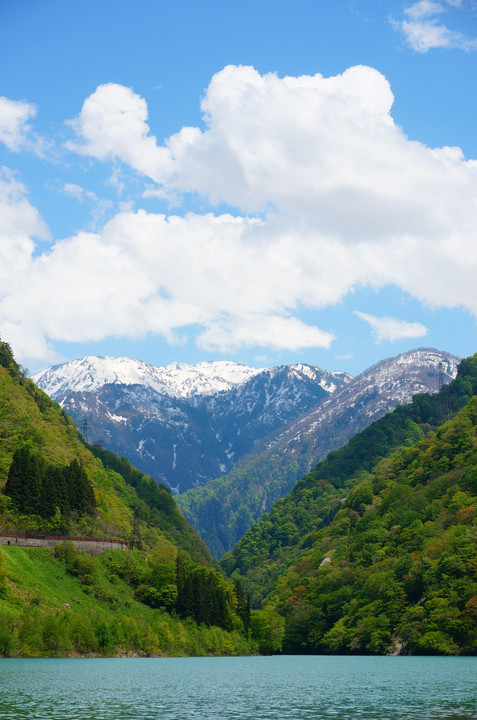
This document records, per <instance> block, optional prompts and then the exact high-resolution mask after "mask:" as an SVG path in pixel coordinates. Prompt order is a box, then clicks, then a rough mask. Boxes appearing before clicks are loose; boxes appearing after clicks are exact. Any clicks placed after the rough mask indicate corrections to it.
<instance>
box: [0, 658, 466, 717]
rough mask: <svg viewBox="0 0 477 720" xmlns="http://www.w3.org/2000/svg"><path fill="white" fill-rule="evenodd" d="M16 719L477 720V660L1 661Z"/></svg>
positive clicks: (5, 694)
mask: <svg viewBox="0 0 477 720" xmlns="http://www.w3.org/2000/svg"><path fill="white" fill-rule="evenodd" d="M0 718H1V719H2V720H3V719H4V718H5V719H6V718H8V720H10V719H11V720H27V719H28V720H33V719H35V720H60V719H61V720H192V719H194V720H311V719H313V720H315V719H316V720H318V719H321V718H323V719H330V720H378V719H379V720H418V719H419V720H444V719H446V720H447V719H448V720H477V658H411V657H379V658H376V657H372V658H370V657H338V656H333V657H330V656H313V657H309V656H307V657H296V656H293V657H292V656H276V657H251V658H250V657H244V658H167V659H159V658H154V659H153V658H151V659H142V658H137V659H136V658H133V659H129V658H127V659H122V658H121V659H65V660H61V659H51V660H45V659H42V660H9V659H4V660H0Z"/></svg>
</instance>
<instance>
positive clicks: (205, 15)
mask: <svg viewBox="0 0 477 720" xmlns="http://www.w3.org/2000/svg"><path fill="white" fill-rule="evenodd" d="M476 70H477V3H475V2H474V1H473V0H461V1H459V0H435V1H434V0H433V1H431V0H421V1H420V2H412V1H410V2H397V1H394V0H382V1H380V0H374V1H373V2H367V1H364V2H359V1H358V0H355V1H347V0H302V1H300V0H296V1H295V2H293V3H292V2H290V1H288V0H287V1H285V0H273V1H269V0H255V1H254V2H249V1H248V0H241V1H240V2H238V1H237V2H235V1H233V0H230V1H229V2H224V1H223V0H222V1H221V2H219V0H209V1H205V2H193V1H192V0H182V1H177V0H176V2H165V1H163V0H155V1H152V0H136V1H135V2H133V1H132V0H101V2H97V0H96V1H95V2H92V1H90V0H69V1H68V2H63V1H60V0H42V2H41V3H39V2H37V0H0V80H1V83H0V166H1V168H2V169H1V174H0V337H1V338H2V339H4V340H7V341H8V342H10V343H11V344H12V346H13V349H14V350H15V352H16V355H17V357H18V358H19V360H20V362H22V363H23V364H24V365H26V366H27V367H29V368H30V369H31V370H32V371H35V370H39V369H41V368H43V367H46V366H47V365H49V364H53V363H56V362H61V361H63V360H68V359H72V358H75V357H81V356H84V355H87V354H101V355H105V354H111V355H127V356H130V357H136V358H139V359H143V360H146V361H148V362H152V363H154V364H157V365H162V364H166V363H168V362H171V361H172V360H181V361H184V362H192V363H193V362H198V361H200V360H204V359H210V360H213V359H224V358H230V359H234V360H237V361H239V362H245V363H248V364H251V365H276V364H279V363H290V362H309V363H312V364H316V365H319V366H321V367H323V368H326V369H328V370H334V369H344V370H347V371H349V372H351V373H353V374H354V373H358V372H360V371H362V370H364V369H365V368H366V367H368V366H369V365H371V364H372V363H374V362H377V361H378V360H380V359H382V358H384V357H389V356H391V355H396V354H398V353H400V352H403V351H405V350H408V349H411V348H414V347H419V346H432V347H437V348H440V349H444V350H448V351H450V352H454V353H455V354H457V355H461V356H465V355H469V354H471V353H473V352H474V351H476V350H477V342H476V340H477V334H476V316H477V283H476V282H475V278H476V277H477V201H476V199H477V163H476V162H475V160H476V158H477V137H476V133H475V118H476V117H477V107H476V106H477V93H476V92H475V85H476Z"/></svg>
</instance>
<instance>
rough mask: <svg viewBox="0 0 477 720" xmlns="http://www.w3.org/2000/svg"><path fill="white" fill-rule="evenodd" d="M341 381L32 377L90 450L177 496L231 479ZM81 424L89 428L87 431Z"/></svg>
mask: <svg viewBox="0 0 477 720" xmlns="http://www.w3.org/2000/svg"><path fill="white" fill-rule="evenodd" d="M350 377H351V376H349V375H348V374H347V373H341V372H336V373H327V372H325V371H323V370H321V369H320V368H317V367H313V366H310V365H303V364H301V365H294V366H279V367H275V368H264V369H257V368H251V367H248V366H246V365H240V364H238V363H234V362H202V363H198V364H197V365H187V364H184V363H171V364H170V365H167V366H165V367H156V366H153V365H149V364H148V363H144V362H141V361H139V360H130V359H128V358H111V357H87V358H83V359H81V360H74V361H72V362H69V363H65V364H63V365H58V366H56V367H52V368H49V369H47V370H45V371H43V372H41V373H38V374H37V375H35V376H34V377H33V379H34V381H35V382H36V383H37V384H38V385H39V387H41V388H42V389H43V390H44V391H45V392H47V393H48V394H49V395H51V397H53V398H54V399H55V400H56V401H57V402H59V403H60V405H61V406H62V407H63V409H64V410H65V411H66V412H67V413H68V414H69V415H71V416H72V417H73V418H74V419H75V420H76V421H77V423H78V424H79V426H80V429H81V430H82V431H83V432H84V433H85V434H87V439H88V440H89V441H90V442H95V441H97V442H100V444H102V445H103V446H104V447H106V448H108V449H110V450H112V451H114V452H116V453H118V454H120V455H126V456H127V457H128V458H129V459H130V461H131V462H132V463H133V464H135V465H136V466H137V467H138V468H140V469H141V470H143V471H144V472H147V473H148V474H149V475H152V476H153V477H155V478H156V479H157V480H158V481H160V482H163V483H165V484H166V485H168V486H169V487H171V488H172V489H173V490H174V491H175V492H184V491H185V490H187V489H188V488H190V487H195V486H197V485H202V484H204V483H205V482H207V481H208V480H210V479H212V478H214V477H218V476H219V475H223V474H224V473H226V472H228V471H229V470H230V469H231V468H232V467H233V466H234V465H235V463H236V462H237V460H239V459H240V458H241V457H243V455H244V454H246V453H248V452H250V451H251V450H252V449H253V447H254V446H255V444H256V442H257V441H258V440H260V439H261V438H263V437H264V436H266V435H268V434H269V433H270V432H273V431H274V430H277V429H278V428H279V427H281V426H283V425H284V424H285V423H287V422H289V421H290V420H292V419H294V418H296V417H298V416H299V415H300V414H301V413H303V412H304V411H305V410H307V409H309V408H310V407H312V406H314V405H316V404H317V403H320V402H322V401H323V400H325V399H326V398H327V397H328V396H329V395H330V394H331V393H333V392H334V391H335V390H336V389H337V388H339V387H341V386H342V385H343V384H346V383H347V382H349V380H350ZM85 421H86V422H85Z"/></svg>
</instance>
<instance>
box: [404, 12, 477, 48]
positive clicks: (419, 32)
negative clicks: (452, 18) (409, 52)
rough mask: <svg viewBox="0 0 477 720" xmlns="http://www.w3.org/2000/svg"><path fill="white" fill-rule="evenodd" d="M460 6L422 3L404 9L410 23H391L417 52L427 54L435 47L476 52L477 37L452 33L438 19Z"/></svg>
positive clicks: (456, 31)
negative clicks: (449, 10)
mask: <svg viewBox="0 0 477 720" xmlns="http://www.w3.org/2000/svg"><path fill="white" fill-rule="evenodd" d="M461 5H462V3H461V2H460V0H444V2H432V1H431V0H421V1H420V2H417V3H415V4H413V5H411V6H410V7H408V8H406V9H405V11H404V12H405V14H406V15H407V17H408V18H409V19H408V20H401V21H396V20H393V19H392V20H391V23H392V24H393V25H394V27H395V28H396V29H397V30H399V31H401V32H402V33H403V34H404V37H405V38H406V42H407V44H408V45H409V46H410V47H411V48H412V49H413V50H416V52H421V53H426V52H428V50H432V49H434V48H448V49H450V48H459V49H461V50H476V49H477V38H472V37H469V36H468V35H466V34H465V33H462V32H460V31H458V30H451V29H449V28H448V27H447V26H446V25H444V24H442V23H439V20H438V18H439V17H440V16H441V15H442V14H443V13H445V12H447V11H448V9H449V7H455V8H459V7H460V6H461Z"/></svg>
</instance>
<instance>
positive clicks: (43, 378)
mask: <svg viewBox="0 0 477 720" xmlns="http://www.w3.org/2000/svg"><path fill="white" fill-rule="evenodd" d="M260 372H262V371H261V370H258V369H257V368H252V367H248V366H247V365H240V364H239V363H235V362H226V361H225V362H201V363H197V365H187V364H186V363H179V362H173V363H170V364H169V365H166V366H164V367H156V366H155V365H149V364H148V363H146V362H142V361H141V360H131V359H130V358H126V357H121V358H115V357H96V356H88V357H85V358H82V359H80V360H72V361H71V362H68V363H64V364H62V365H55V366H54V367H51V368H48V369H47V370H43V371H42V372H39V373H37V374H36V375H34V376H33V380H34V382H35V383H36V384H37V385H38V386H39V387H41V388H42V389H43V390H44V391H45V392H46V393H48V395H50V396H51V397H58V396H60V395H66V394H68V393H73V392H94V391H95V390H99V389H100V388H102V387H103V386H104V385H142V386H144V387H147V388H151V389H152V390H154V391H155V392H157V393H160V394H161V395H167V396H168V397H174V398H188V397H192V396H194V395H213V394H214V393H217V392H221V391H223V390H229V389H230V388H232V387H233V386H234V385H238V384H241V383H243V382H245V381H246V380H248V379H249V378H250V377H253V375H256V374H259V373H260Z"/></svg>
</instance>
